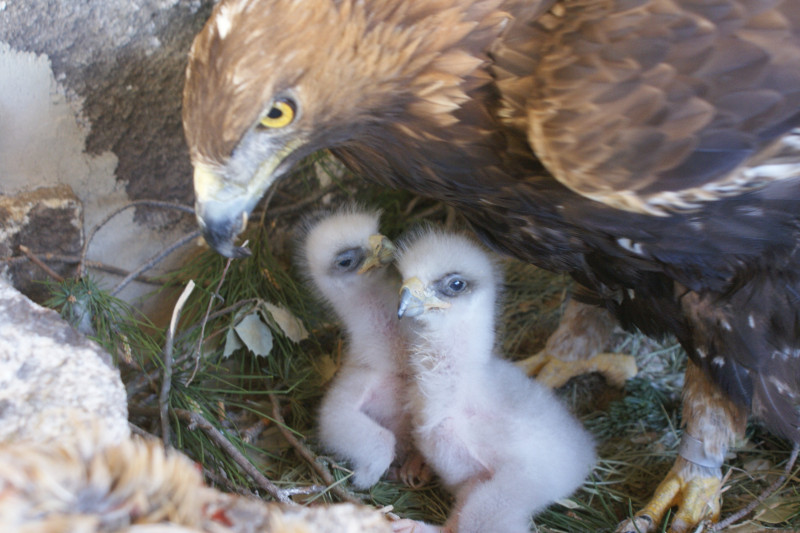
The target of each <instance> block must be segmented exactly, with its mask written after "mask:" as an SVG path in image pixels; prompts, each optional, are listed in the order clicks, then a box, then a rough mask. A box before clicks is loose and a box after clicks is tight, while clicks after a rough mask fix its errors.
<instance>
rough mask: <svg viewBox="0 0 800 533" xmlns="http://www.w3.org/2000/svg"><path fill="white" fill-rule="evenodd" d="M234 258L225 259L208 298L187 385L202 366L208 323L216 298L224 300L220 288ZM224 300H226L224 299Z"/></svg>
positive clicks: (243, 245)
mask: <svg viewBox="0 0 800 533" xmlns="http://www.w3.org/2000/svg"><path fill="white" fill-rule="evenodd" d="M246 246H247V241H245V242H244V244H242V248H244V247H246ZM232 261H233V258H230V257H229V258H228V260H227V261H225V268H223V269H222V276H220V278H219V283H217V288H216V289H214V294H212V295H211V298H209V299H208V307H206V314H205V315H204V316H203V321H202V322H200V338H199V339H198V340H197V350H196V351H195V356H194V370H192V375H191V376H189V380H188V381H187V382H186V384H187V385H189V383H191V382H192V381H193V380H194V377H195V375H197V370H198V369H199V368H200V356H201V354H202V350H203V341H204V340H205V339H204V337H205V336H206V324H207V323H208V317H209V316H210V315H211V307H212V306H213V305H214V299H216V298H219V299H220V300H222V297H221V296H220V295H219V290H220V289H221V288H222V282H223V281H225V276H226V275H227V274H228V268H230V266H231V262H232ZM223 301H224V300H223Z"/></svg>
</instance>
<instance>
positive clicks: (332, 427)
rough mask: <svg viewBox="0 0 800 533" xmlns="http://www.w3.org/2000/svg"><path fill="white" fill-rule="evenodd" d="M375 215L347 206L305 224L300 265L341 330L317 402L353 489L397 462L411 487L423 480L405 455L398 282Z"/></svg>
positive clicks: (327, 440) (328, 440) (324, 434)
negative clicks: (334, 363) (341, 341)
mask: <svg viewBox="0 0 800 533" xmlns="http://www.w3.org/2000/svg"><path fill="white" fill-rule="evenodd" d="M378 223H379V213H378V212H376V211H368V210H364V209H361V208H357V207H352V206H351V207H348V208H344V209H341V210H339V211H336V212H334V213H328V214H326V215H320V216H319V217H317V218H316V219H315V220H313V221H311V222H309V223H308V224H307V228H306V231H307V233H306V237H305V240H304V242H303V245H302V252H301V257H300V264H301V265H302V267H303V268H304V270H305V271H306V273H307V275H308V277H309V278H310V280H311V282H312V284H313V285H314V287H316V289H317V291H318V292H319V294H320V295H321V296H322V298H323V299H324V300H325V301H326V302H327V303H328V304H330V306H331V307H332V308H333V309H334V311H335V313H336V315H337V317H338V318H339V320H340V321H341V323H342V325H343V328H344V330H345V336H346V339H347V347H346V349H345V353H344V356H343V362H342V365H341V368H340V369H339V371H338V374H337V375H336V376H335V378H334V379H333V381H332V383H331V385H330V388H329V390H328V392H327V393H326V394H325V397H324V399H323V401H322V405H321V408H320V412H319V435H320V440H321V441H322V444H323V446H324V447H325V448H326V449H328V450H330V451H331V452H333V453H335V454H337V455H338V456H340V457H342V458H344V459H346V460H348V461H349V462H350V463H351V465H352V467H353V479H352V481H353V485H355V486H356V487H357V488H360V489H364V488H368V487H370V486H372V485H374V484H375V483H376V482H377V481H378V480H379V479H380V477H381V476H382V475H383V474H384V473H385V472H386V471H387V469H389V467H390V466H391V464H392V462H393V461H394V460H395V459H397V460H399V461H404V460H405V461H406V462H405V464H403V467H402V468H401V470H400V476H401V478H402V479H403V481H404V482H406V483H407V484H409V485H415V484H417V483H422V482H424V481H426V480H427V477H428V476H429V474H428V471H427V470H426V468H425V466H424V465H423V464H422V461H421V460H420V457H419V455H418V454H410V453H409V452H410V449H411V446H410V441H411V437H410V433H409V431H410V425H409V424H410V422H409V420H410V419H409V416H408V414H407V413H406V410H405V403H406V390H407V387H408V377H407V372H406V357H405V353H406V348H405V341H404V339H403V337H402V335H401V332H400V328H399V322H398V319H397V316H396V309H397V293H398V290H399V287H400V280H399V278H398V276H397V272H396V270H394V269H393V268H391V267H389V266H388V265H389V264H390V263H391V262H392V260H393V252H394V246H393V245H392V243H391V241H390V240H389V239H388V238H386V237H384V236H383V235H380V234H379V233H378Z"/></svg>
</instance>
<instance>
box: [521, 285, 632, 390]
mask: <svg viewBox="0 0 800 533" xmlns="http://www.w3.org/2000/svg"><path fill="white" fill-rule="evenodd" d="M615 325H616V321H615V320H614V318H613V317H612V316H611V314H610V313H609V312H608V311H606V310H605V309H602V308H600V307H596V306H593V305H587V304H584V303H581V302H578V301H576V300H570V301H569V302H567V305H566V308H565V309H564V315H563V316H562V317H561V322H560V323H559V325H558V328H557V329H556V331H555V332H554V333H553V334H552V335H550V338H549V339H547V344H546V345H545V348H544V350H542V351H541V352H539V353H537V354H536V355H533V356H531V357H529V358H527V359H523V360H521V361H518V362H517V365H519V366H520V367H521V368H522V369H523V370H524V371H525V373H526V374H528V375H529V376H536V377H537V379H538V380H539V382H541V383H543V384H545V385H547V386H548V387H551V388H558V387H561V386H562V385H564V384H565V383H566V382H567V381H569V380H570V379H571V378H573V377H575V376H579V375H581V374H588V373H590V372H600V373H601V374H602V375H603V376H605V378H606V379H607V380H608V382H609V383H611V384H612V385H614V386H616V387H621V386H623V384H624V383H625V380H627V379H629V378H632V377H633V376H635V375H636V372H637V368H636V360H635V359H634V358H633V356H631V355H626V354H612V353H600V352H601V350H602V349H603V348H605V346H606V345H607V344H608V340H609V338H610V337H611V334H612V333H613V332H614V327H615Z"/></svg>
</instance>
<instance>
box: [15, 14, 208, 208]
mask: <svg viewBox="0 0 800 533" xmlns="http://www.w3.org/2000/svg"><path fill="white" fill-rule="evenodd" d="M213 4H214V2H213V1H212V0H105V1H103V2H69V1H65V0H25V1H24V2H18V1H11V2H2V3H0V41H4V42H6V43H8V44H9V45H10V46H11V47H12V48H14V49H16V50H21V51H26V52H35V53H37V54H45V55H47V56H48V57H49V58H50V61H51V62H52V65H53V71H54V73H55V77H56V80H57V81H58V82H59V83H60V84H63V85H64V86H65V87H66V89H67V91H68V94H71V95H72V97H73V99H74V101H75V103H76V106H80V107H82V116H83V118H84V119H85V120H87V121H88V123H89V125H90V128H91V132H90V134H89V138H88V139H87V146H86V150H87V152H88V153H89V154H99V153H102V152H104V151H108V150H110V151H113V152H114V154H115V155H116V156H117V159H118V165H117V170H116V177H117V180H119V181H122V182H124V183H126V184H127V189H128V194H129V196H130V197H131V198H132V199H139V198H158V199H162V200H175V201H180V202H182V203H186V204H189V203H191V198H192V193H191V179H190V176H191V170H190V165H189V159H188V156H187V154H186V148H185V142H184V138H183V130H182V127H181V119H180V106H181V93H182V89H183V80H184V70H185V68H186V61H187V54H188V51H189V46H190V45H191V42H192V39H193V38H194V35H195V34H196V33H197V32H198V31H199V30H200V28H201V27H202V25H203V24H204V23H205V20H206V19H207V18H208V15H209V12H210V9H211V7H212V6H213ZM156 213H158V214H159V215H160V216H161V217H165V216H166V218H171V219H175V218H177V217H175V216H174V214H173V213H168V214H167V215H165V214H164V213H163V212H160V211H157V212H156ZM163 221H165V220H163V219H162V222H163Z"/></svg>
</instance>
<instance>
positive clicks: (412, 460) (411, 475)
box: [398, 452, 433, 489]
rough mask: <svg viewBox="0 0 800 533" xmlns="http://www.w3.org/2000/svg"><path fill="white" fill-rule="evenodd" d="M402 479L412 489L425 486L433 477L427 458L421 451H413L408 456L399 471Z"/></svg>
mask: <svg viewBox="0 0 800 533" xmlns="http://www.w3.org/2000/svg"><path fill="white" fill-rule="evenodd" d="M398 476H399V477H400V481H402V482H403V483H404V484H405V485H406V486H408V487H411V488H412V489H418V488H420V487H424V486H425V485H427V484H428V482H429V481H430V480H431V478H432V477H433V472H432V471H431V469H430V468H428V465H427V463H425V459H424V458H423V457H422V455H421V454H420V453H419V452H412V453H410V454H409V455H408V457H406V460H405V461H404V462H403V465H402V466H401V467H400V471H399V472H398Z"/></svg>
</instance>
